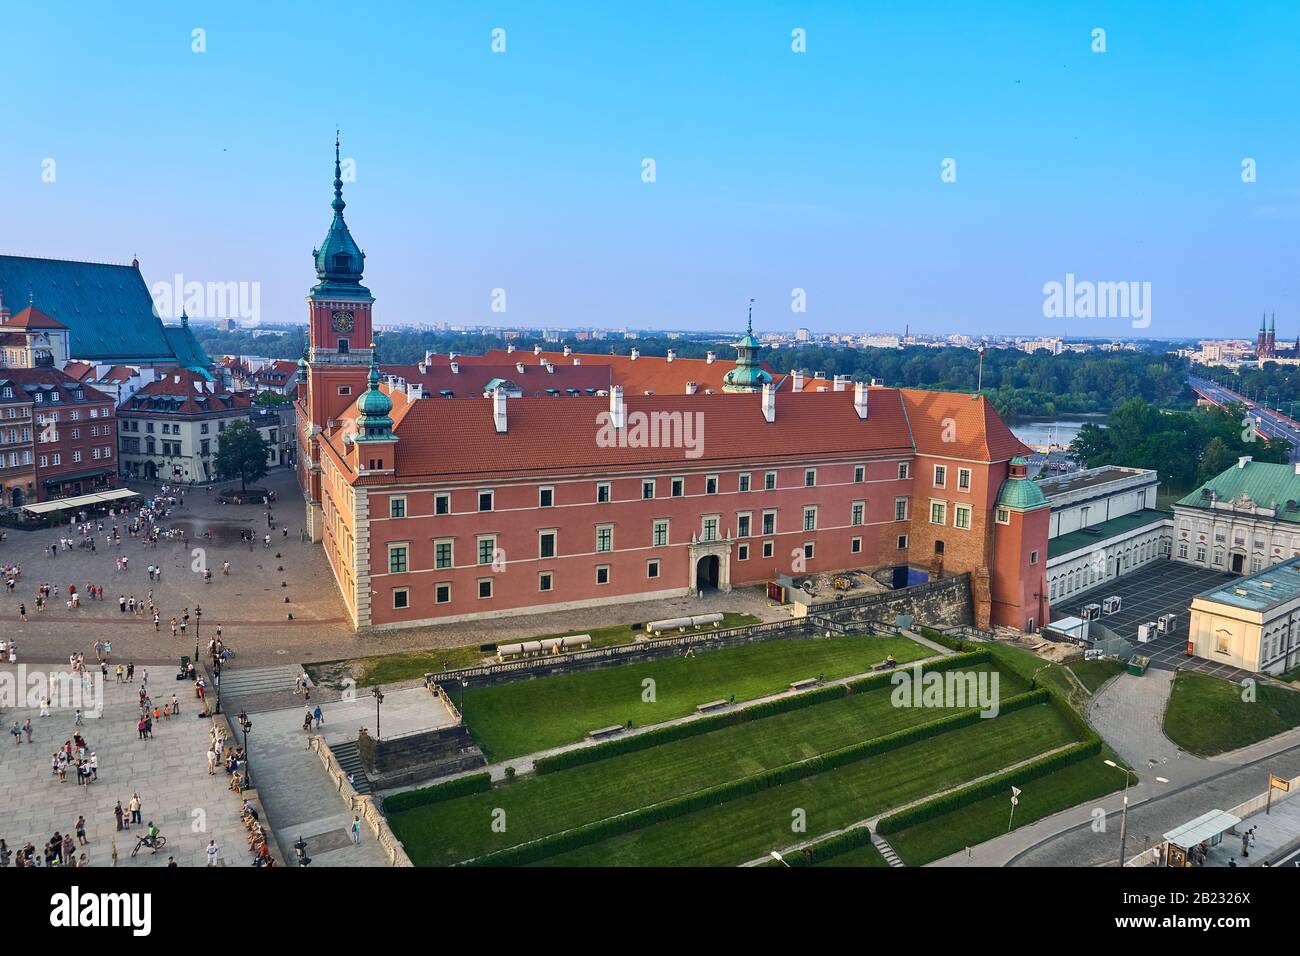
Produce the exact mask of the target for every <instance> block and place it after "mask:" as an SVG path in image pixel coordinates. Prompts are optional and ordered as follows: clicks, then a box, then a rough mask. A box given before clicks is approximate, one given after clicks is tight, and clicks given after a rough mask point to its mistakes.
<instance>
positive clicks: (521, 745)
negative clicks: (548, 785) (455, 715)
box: [457, 636, 934, 762]
mask: <svg viewBox="0 0 1300 956" xmlns="http://www.w3.org/2000/svg"><path fill="white" fill-rule="evenodd" d="M890 654H893V655H894V658H895V659H896V660H897V661H898V662H899V663H900V664H902V663H906V662H908V661H914V660H919V659H921V658H924V657H930V656H933V654H934V652H933V651H931V650H930V649H929V648H927V647H923V646H921V645H919V644H917V643H915V642H914V641H910V640H908V639H907V638H904V637H863V636H846V637H832V638H795V639H788V640H771V641H764V642H761V643H757V644H748V645H745V646H743V647H735V648H728V649H725V650H716V651H708V650H705V651H699V652H697V653H695V654H692V655H691V656H690V657H681V656H677V657H668V658H663V659H661V660H656V661H646V662H643V663H637V664H623V665H618V666H614V667H606V668H602V669H599V670H590V671H582V672H579V673H576V674H564V675H560V676H556V677H541V678H536V679H533V680H523V681H515V682H513V683H509V684H497V685H494V686H481V687H470V688H469V689H467V690H466V691H465V692H464V707H463V712H464V715H465V722H466V724H467V726H468V727H469V730H470V733H472V734H473V735H474V739H475V740H476V741H477V742H478V744H479V746H480V747H482V748H483V752H484V753H485V754H487V756H488V759H489V760H491V761H494V762H495V761H499V760H506V759H509V758H511V757H517V756H521V755H523V754H528V753H534V752H536V751H539V750H547V749H549V748H552V747H558V746H561V745H563V744H569V743H573V742H575V741H579V740H582V739H583V738H585V737H586V736H587V734H588V733H589V732H590V731H592V730H595V729H597V728H601V727H610V726H613V725H614V724H623V725H626V724H627V722H628V721H629V720H630V721H632V724H633V726H635V727H644V726H646V725H648V724H655V723H659V722H661V721H665V720H671V719H673V718H675V717H682V716H684V715H686V714H691V713H694V712H695V708H696V707H697V706H698V705H700V704H703V703H707V702H709V701H713V700H719V699H722V698H727V699H730V697H731V695H733V694H734V695H735V697H736V700H737V701H745V700H752V699H754V698H756V697H762V696H765V695H767V694H773V693H776V692H778V691H782V690H785V689H786V688H787V687H788V686H789V684H790V683H791V682H792V681H796V680H803V679H805V678H809V677H817V676H818V675H819V674H822V675H825V677H826V678H827V679H835V678H840V677H847V676H849V675H852V674H862V673H866V672H867V671H869V670H870V669H871V667H872V665H874V664H878V663H880V662H881V661H883V660H884V659H885V658H886V657H887V656H889V655H890ZM647 680H651V681H653V682H654V685H653V686H654V699H653V700H652V701H646V700H644V699H643V694H644V692H645V688H646V686H647V685H645V683H644V682H645V681H647ZM457 699H458V700H459V694H458V695H457Z"/></svg>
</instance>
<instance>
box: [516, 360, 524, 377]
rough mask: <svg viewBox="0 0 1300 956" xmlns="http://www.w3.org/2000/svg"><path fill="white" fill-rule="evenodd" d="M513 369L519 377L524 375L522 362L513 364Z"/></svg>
mask: <svg viewBox="0 0 1300 956" xmlns="http://www.w3.org/2000/svg"><path fill="white" fill-rule="evenodd" d="M515 369H516V370H517V371H518V372H519V374H520V375H523V374H524V363H523V362H516V363H515Z"/></svg>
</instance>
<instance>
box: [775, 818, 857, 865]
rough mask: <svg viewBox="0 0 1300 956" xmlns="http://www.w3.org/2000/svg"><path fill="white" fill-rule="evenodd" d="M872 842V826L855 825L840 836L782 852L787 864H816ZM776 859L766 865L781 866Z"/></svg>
mask: <svg viewBox="0 0 1300 956" xmlns="http://www.w3.org/2000/svg"><path fill="white" fill-rule="evenodd" d="M870 842H871V828H870V827H854V828H853V829H852V830H847V831H845V832H844V833H841V834H839V835H838V836H833V837H829V838H827V839H825V840H819V841H817V842H816V843H810V844H808V845H807V846H806V847H804V848H803V849H801V850H795V851H794V852H792V853H785V854H782V856H783V858H784V859H785V863H786V865H787V866H790V867H795V866H816V865H817V864H818V863H824V862H825V861H826V860H829V859H831V858H833V857H837V856H841V855H842V854H845V853H848V852H849V851H850V850H856V849H857V848H858V847H860V846H865V845H866V844H868V843H870ZM780 865H781V864H780V863H778V862H777V861H776V860H773V861H772V862H771V863H765V864H764V866H780Z"/></svg>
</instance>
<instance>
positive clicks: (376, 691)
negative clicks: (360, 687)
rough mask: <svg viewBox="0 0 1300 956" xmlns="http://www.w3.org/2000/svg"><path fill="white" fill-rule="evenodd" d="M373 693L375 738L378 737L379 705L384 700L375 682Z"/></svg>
mask: <svg viewBox="0 0 1300 956" xmlns="http://www.w3.org/2000/svg"><path fill="white" fill-rule="evenodd" d="M374 695H375V739H376V740H378V739H379V705H380V704H382V703H383V702H384V695H383V693H382V692H381V691H380V689H379V685H378V684H376V685H375V688H374Z"/></svg>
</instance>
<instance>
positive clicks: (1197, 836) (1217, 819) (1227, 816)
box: [1165, 810, 1241, 850]
mask: <svg viewBox="0 0 1300 956" xmlns="http://www.w3.org/2000/svg"><path fill="white" fill-rule="evenodd" d="M1240 822H1241V817H1234V816H1233V815H1232V814H1231V813H1228V812H1226V811H1224V810H1211V811H1210V812H1209V813H1203V814H1201V815H1200V816H1199V817H1197V818H1196V819H1195V820H1191V821H1189V822H1187V823H1184V824H1183V825H1182V826H1180V827H1176V828H1175V829H1173V830H1170V831H1169V832H1168V833H1166V834H1165V839H1166V840H1168V841H1169V842H1170V843H1172V844H1173V845H1174V846H1179V847H1182V848H1183V849H1184V850H1186V849H1190V848H1191V847H1194V846H1196V844H1198V843H1204V842H1206V841H1207V840H1213V839H1214V838H1215V837H1216V836H1218V835H1219V834H1220V833H1223V832H1225V831H1227V830H1230V829H1232V828H1233V827H1235V826H1236V825H1237V824H1238V823H1240Z"/></svg>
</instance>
